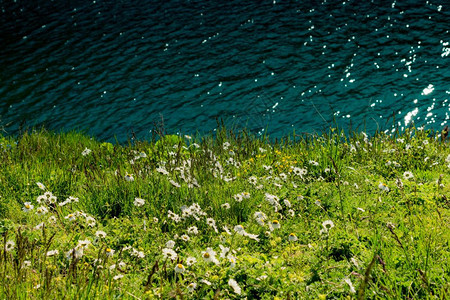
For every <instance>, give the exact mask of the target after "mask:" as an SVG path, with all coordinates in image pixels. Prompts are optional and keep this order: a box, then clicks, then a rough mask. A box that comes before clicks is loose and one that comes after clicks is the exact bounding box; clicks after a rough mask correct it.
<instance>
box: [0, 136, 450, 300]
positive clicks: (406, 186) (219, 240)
mask: <svg viewBox="0 0 450 300" xmlns="http://www.w3.org/2000/svg"><path fill="white" fill-rule="evenodd" d="M0 144H1V146H0V161H1V168H0V196H1V198H0V218H1V222H0V232H1V234H2V238H1V241H0V249H1V250H0V278H1V283H0V298H2V299H4V298H8V299H15V298H18V299H42V298H53V299H55V298H56V299H60V298H68V299H72V298H73V299H113V298H114V299H116V298H122V299H153V298H161V299H169V298H178V299H224V298H225V299H227V298H229V299H234V298H238V299H239V298H245V297H247V299H277V297H278V299H318V298H319V299H341V298H359V299H363V298H367V299H387V298H388V299H408V298H409V299H419V298H432V299H444V298H447V297H448V296H449V288H450V284H449V282H450V274H449V272H450V249H449V240H450V225H449V224H450V223H449V219H450V213H449V207H450V200H449V199H448V198H450V178H449V170H450V169H449V167H450V166H449V164H450V155H449V154H450V150H449V148H448V145H447V144H445V143H441V142H440V141H439V140H437V139H436V138H435V137H433V136H432V134H431V133H430V132H425V131H421V130H415V129H411V130H408V131H407V132H405V133H403V134H401V135H397V136H395V137H389V136H385V135H383V134H381V135H377V136H375V137H367V136H365V134H357V133H353V134H351V135H350V136H347V137H345V136H344V135H342V134H341V133H340V132H338V131H337V130H331V131H330V132H329V133H328V134H324V135H322V136H320V137H312V136H309V137H295V139H290V140H287V139H286V140H283V141H282V142H267V141H265V140H263V139H258V138H255V137H252V136H249V135H247V134H245V133H241V134H238V135H235V134H232V133H229V132H227V131H226V130H219V131H218V132H217V135H216V136H214V137H212V136H210V137H204V138H202V139H197V140H196V139H195V138H192V137H188V136H182V137H176V136H165V137H164V138H162V139H160V140H159V141H154V142H139V141H136V142H133V143H130V144H129V145H126V146H120V145H112V144H110V143H101V142H98V141H96V140H94V139H91V138H89V137H87V136H85V135H82V134H79V133H64V134H54V133H49V132H46V131H44V130H43V131H39V132H33V133H30V134H24V135H22V136H20V137H19V138H16V139H12V138H8V137H0Z"/></svg>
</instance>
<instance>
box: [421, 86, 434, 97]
mask: <svg viewBox="0 0 450 300" xmlns="http://www.w3.org/2000/svg"><path fill="white" fill-rule="evenodd" d="M433 91H434V86H433V85H432V84H429V85H428V86H427V87H426V88H424V89H423V91H422V95H429V94H431V92H433Z"/></svg>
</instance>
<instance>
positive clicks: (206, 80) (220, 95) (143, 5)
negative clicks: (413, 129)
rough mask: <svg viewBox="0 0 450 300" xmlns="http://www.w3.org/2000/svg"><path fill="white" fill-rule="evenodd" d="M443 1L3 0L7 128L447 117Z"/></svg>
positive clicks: (91, 129)
mask: <svg viewBox="0 0 450 300" xmlns="http://www.w3.org/2000/svg"><path fill="white" fill-rule="evenodd" d="M449 7H450V5H449V4H448V3H447V2H446V1H444V0H436V1H435V2H433V1H412V0H409V1H322V2H320V1H283V0H277V1H273V0H271V1H214V0H212V1H206V0H205V1H200V0H199V1H187V0H186V1H181V0H178V1H175V0H170V1H143V0H136V1H103V0H96V1H21V0H16V1H3V0H0V30H1V31H0V32H1V35H0V45H1V47H0V101H1V102H0V116H1V121H0V122H1V123H0V124H2V125H3V127H4V129H5V130H6V131H7V132H9V133H11V134H16V133H18V132H19V130H20V129H21V128H27V127H32V126H42V125H45V126H46V127H47V128H50V129H53V130H70V129H81V130H85V131H86V132H88V133H89V134H92V135H95V136H97V137H98V138H100V139H104V140H113V139H114V137H116V138H117V139H118V140H119V141H125V140H127V138H129V137H130V136H131V134H132V133H135V134H136V135H137V136H138V137H139V138H146V137H149V136H150V135H151V131H152V130H154V128H155V124H161V123H163V124H164V127H165V129H166V132H169V133H177V132H182V133H183V134H195V133H196V132H199V133H208V132H210V131H212V130H214V129H215V128H216V127H217V122H216V119H217V118H221V119H223V120H224V122H225V123H226V124H227V125H229V126H238V127H244V126H245V127H247V128H250V129H251V130H252V131H253V132H255V133H257V134H263V133H264V132H265V131H268V132H269V134H270V135H271V136H283V135H286V134H289V133H292V132H293V130H294V129H295V131H296V132H297V133H303V132H308V133H313V132H319V133H320V132H321V131H322V130H324V129H326V128H327V127H329V126H330V125H332V124H333V122H334V120H336V122H337V123H339V124H340V125H341V126H343V127H344V128H346V129H350V128H351V129H363V130H367V131H369V132H371V131H374V130H376V129H379V130H385V131H391V130H393V129H394V128H397V127H398V128H400V129H402V128H405V127H407V126H410V125H411V124H412V123H413V122H414V123H415V124H416V125H419V126H425V128H434V129H440V128H441V127H442V126H444V125H445V124H447V122H448V119H449V111H450V110H449V109H450V107H449V105H450V103H449V101H448V99H449V98H450V86H449V82H450V67H449V65H450V64H449V58H450V45H449V42H450V33H449V30H450V12H449V11H450V10H449Z"/></svg>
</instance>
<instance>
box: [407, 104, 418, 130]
mask: <svg viewBox="0 0 450 300" xmlns="http://www.w3.org/2000/svg"><path fill="white" fill-rule="evenodd" d="M418 112H419V108H418V107H416V108H414V109H413V110H412V111H410V112H409V113H407V114H406V116H405V126H408V124H409V123H410V122H411V120H412V118H413V117H415V116H416V115H417V113H418Z"/></svg>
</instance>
